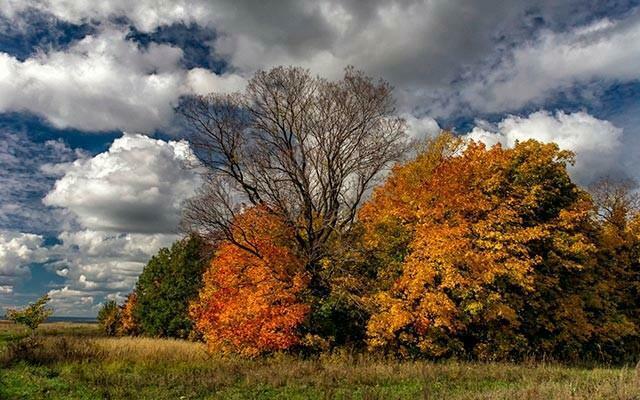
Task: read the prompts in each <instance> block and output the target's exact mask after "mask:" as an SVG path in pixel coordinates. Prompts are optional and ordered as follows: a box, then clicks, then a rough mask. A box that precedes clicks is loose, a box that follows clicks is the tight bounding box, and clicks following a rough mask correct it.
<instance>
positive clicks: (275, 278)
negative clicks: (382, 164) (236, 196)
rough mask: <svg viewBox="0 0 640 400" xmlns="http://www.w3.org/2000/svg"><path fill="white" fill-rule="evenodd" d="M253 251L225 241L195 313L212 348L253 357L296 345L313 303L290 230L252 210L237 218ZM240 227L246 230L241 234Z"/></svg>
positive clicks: (194, 305)
mask: <svg viewBox="0 0 640 400" xmlns="http://www.w3.org/2000/svg"><path fill="white" fill-rule="evenodd" d="M235 224H236V228H235V229H236V230H238V232H237V233H238V235H237V236H238V237H242V238H243V239H242V240H243V241H244V242H245V243H243V244H245V245H249V246H250V247H251V248H253V249H256V250H257V252H258V254H257V255H256V254H252V253H250V252H248V251H245V250H243V249H241V248H240V247H238V246H236V245H234V244H231V243H223V244H222V245H221V246H220V247H219V249H218V251H217V252H216V255H215V257H214V258H213V260H212V262H211V267H210V268H209V270H208V271H207V272H206V273H205V276H204V285H203V288H202V290H201V291H200V294H199V297H198V299H197V300H196V301H195V302H194V303H193V304H192V306H191V316H192V318H193V320H194V321H195V324H196V327H197V329H198V330H199V331H201V332H202V333H203V335H204V337H205V339H206V341H207V343H208V345H209V347H210V348H211V349H212V350H216V351H222V352H230V351H234V352H239V353H241V354H244V355H248V356H254V355H258V354H260V353H263V352H269V351H275V350H284V349H288V348H290V347H291V346H294V345H296V344H298V342H299V336H298V328H299V326H300V324H301V323H302V322H303V320H304V319H305V317H306V315H307V313H308V311H309V307H308V306H307V305H306V304H304V303H302V302H301V301H300V299H299V296H300V294H301V293H302V291H303V290H305V289H306V286H307V279H306V275H305V273H304V268H303V263H302V262H301V261H300V260H299V258H298V257H297V256H296V255H295V254H294V253H293V251H292V250H291V247H290V246H287V244H288V241H289V240H290V237H291V236H290V231H289V230H288V229H287V228H286V227H284V226H283V224H282V223H281V222H280V221H279V220H278V219H277V218H276V217H274V216H272V215H270V214H268V213H267V212H266V211H265V210H262V209H260V208H252V209H250V210H248V211H246V212H245V213H244V214H242V215H241V216H240V217H239V218H238V220H237V221H236V222H235ZM240 231H242V232H240Z"/></svg>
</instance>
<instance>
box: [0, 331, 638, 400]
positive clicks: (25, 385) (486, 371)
mask: <svg viewBox="0 0 640 400" xmlns="http://www.w3.org/2000/svg"><path fill="white" fill-rule="evenodd" d="M26 337H27V331H26V330H25V329H23V328H21V327H18V326H16V325H13V324H9V323H0V363H1V366H2V370H1V372H0V399H3V400H13V399H519V400H526V399H590V400H595V399H619V400H626V399H628V400H631V399H640V368H638V367H635V366H634V367H630V366H627V367H624V366H619V367H611V366H594V365H591V366H568V365H561V364H556V363H549V362H546V363H542V362H529V363H523V364H510V363H476V362H462V361H452V360H450V361H443V362H430V361H399V360H394V359H385V358H380V357H374V356H372V355H367V354H351V353H348V352H336V353H333V354H326V355H321V356H318V357H311V358H302V357H296V356H293V355H287V354H275V355H272V356H269V357H265V358H258V359H246V358H239V357H220V356H215V355H211V354H208V353H207V351H206V350H205V347H204V346H203V345H202V344H201V343H194V342H188V341H183V340H172V339H152V338H142V337H122V338H111V337H105V336H104V335H102V334H101V332H100V330H99V329H98V326H97V325H95V324H83V323H46V324H43V325H41V326H40V327H39V328H38V330H37V338H38V339H36V340H37V341H38V343H39V344H38V345H37V346H35V347H31V348H29V347H28V346H25V345H23V346H20V345H19V344H20V343H25V338H26Z"/></svg>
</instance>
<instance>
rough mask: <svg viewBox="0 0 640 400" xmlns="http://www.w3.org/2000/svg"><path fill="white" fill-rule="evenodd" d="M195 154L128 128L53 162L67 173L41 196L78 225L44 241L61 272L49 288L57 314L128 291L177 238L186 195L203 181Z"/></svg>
mask: <svg viewBox="0 0 640 400" xmlns="http://www.w3.org/2000/svg"><path fill="white" fill-rule="evenodd" d="M194 162H195V157H194V155H193V153H192V151H191V149H190V147H189V145H188V144H187V143H186V142H184V141H163V140H157V139H152V138H150V137H148V136H144V135H140V134H127V133H125V134H124V135H123V136H122V137H120V138H118V139H116V140H115V141H114V142H113V143H112V144H111V147H110V148H109V149H108V150H107V151H105V152H104V153H100V154H98V155H96V156H94V157H86V156H85V157H82V158H79V159H78V160H76V161H74V162H72V163H64V164H63V165H62V166H50V167H49V169H51V170H52V171H53V172H56V173H62V175H61V176H60V177H59V178H58V180H57V181H56V183H55V185H54V187H53V189H52V190H51V191H50V192H49V194H48V195H47V196H46V197H45V199H44V203H45V204H46V205H50V206H56V207H61V208H62V209H64V210H65V211H67V212H69V213H71V214H72V215H74V216H75V219H76V220H77V221H76V222H77V224H76V226H79V228H78V227H76V228H74V229H67V230H64V231H62V232H61V233H60V234H59V235H58V240H59V241H60V243H59V244H56V245H54V246H51V247H49V248H48V249H47V268H48V269H49V270H50V271H52V272H54V273H55V274H57V275H58V276H60V277H63V278H64V288H63V289H56V290H54V291H52V292H51V293H52V294H53V295H54V296H55V301H54V302H53V305H54V307H55V308H56V312H57V313H58V314H66V315H73V314H75V315H77V314H78V313H80V314H88V313H91V312H92V311H95V307H97V306H99V303H97V301H99V300H98V299H102V298H104V297H105V296H109V295H115V294H117V295H121V294H123V293H128V292H129V291H130V290H131V289H132V288H133V286H134V284H135V282H136V280H137V278H138V276H139V275H140V273H141V272H142V269H143V267H144V265H145V264H146V263H147V261H148V260H149V259H150V258H151V257H152V256H153V255H154V254H155V253H156V252H157V251H158V249H160V248H161V247H167V246H169V245H171V243H172V242H174V241H175V240H177V239H178V238H179V235H178V234H176V233H175V232H176V231H177V227H178V223H179V218H180V212H181V202H182V201H183V200H185V199H186V198H188V197H190V196H191V195H192V194H193V193H194V191H195V189H196V188H197V186H198V185H199V176H198V175H197V173H196V172H195V171H194V170H193V169H191V168H187V164H191V165H192V164H193V163H194ZM89 300H91V301H89ZM94 300H95V301H94Z"/></svg>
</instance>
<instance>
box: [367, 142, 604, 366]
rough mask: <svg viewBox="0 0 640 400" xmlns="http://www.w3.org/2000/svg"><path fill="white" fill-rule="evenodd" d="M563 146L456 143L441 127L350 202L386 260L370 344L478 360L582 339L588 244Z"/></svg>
mask: <svg viewBox="0 0 640 400" xmlns="http://www.w3.org/2000/svg"><path fill="white" fill-rule="evenodd" d="M571 157H572V156H571V154H570V153H568V152H564V151H560V150H558V147H557V146H556V145H554V144H541V143H538V142H535V141H527V142H524V143H518V144H517V145H516V146H515V148H513V149H503V148H502V147H500V146H494V147H492V148H491V149H486V148H485V146H484V145H482V144H477V143H473V142H471V143H468V144H467V145H466V148H465V149H464V150H462V149H461V147H460V142H459V141H458V140H457V139H455V138H453V137H451V136H446V135H445V136H442V137H440V138H438V139H436V140H434V141H433V142H432V143H431V144H430V146H429V147H428V148H427V150H426V151H425V152H424V153H422V154H420V155H419V156H418V157H417V158H416V160H415V161H412V162H409V163H408V164H405V165H403V166H399V167H397V168H395V169H394V171H393V174H392V176H391V177H390V178H389V180H388V181H387V182H386V183H385V184H384V185H383V186H382V187H380V188H378V189H377V190H376V191H375V193H374V196H373V198H372V200H371V201H370V202H368V203H367V204H366V205H365V206H364V207H363V209H362V211H361V213H360V216H361V219H362V222H363V224H364V226H365V229H366V231H367V233H366V244H367V245H368V246H370V247H372V248H373V250H374V254H376V253H378V254H377V255H376V258H379V257H382V259H383V260H393V264H394V265H393V268H389V267H388V266H386V265H384V264H385V263H381V264H382V265H383V267H381V270H380V278H381V280H386V282H384V283H381V284H380V286H381V289H380V291H379V292H378V293H377V294H376V295H375V296H374V300H375V304H376V311H375V312H374V314H373V316H372V318H371V319H370V321H369V324H368V334H369V344H370V346H371V347H373V348H382V349H389V350H394V351H400V352H402V353H404V354H410V353H420V354H425V355H429V356H446V355H453V354H458V355H466V356H474V357H479V358H485V359H486V358H496V357H511V356H522V355H523V354H524V353H526V352H527V351H540V352H547V353H553V354H559V352H560V351H562V349H563V348H566V349H573V347H572V346H574V345H575V344H576V343H578V344H584V343H586V342H588V341H589V339H590V338H591V332H592V331H593V326H592V325H591V324H590V323H589V317H590V315H589V314H588V310H587V307H586V306H585V304H584V298H583V296H582V295H583V294H584V293H585V291H584V290H583V289H584V287H585V283H586V281H585V280H584V279H583V274H584V273H585V271H586V270H589V268H591V267H592V266H591V264H589V261H590V260H591V259H592V257H593V252H594V250H595V246H594V245H593V243H592V241H591V240H590V237H589V235H588V232H589V226H590V221H589V213H590V210H591V203H590V201H589V197H588V195H587V194H586V193H584V192H583V191H581V190H580V189H578V188H577V187H576V186H575V185H574V184H573V183H572V182H571V180H570V178H569V176H568V174H567V172H566V165H567V163H569V162H571V160H572V158H571ZM389 232H397V233H399V234H398V235H397V236H395V237H394V236H390V235H389ZM387 238H391V239H387ZM398 238H400V239H398ZM388 240H391V241H392V243H387V241H388ZM398 240H399V241H400V243H396V242H397V241H398Z"/></svg>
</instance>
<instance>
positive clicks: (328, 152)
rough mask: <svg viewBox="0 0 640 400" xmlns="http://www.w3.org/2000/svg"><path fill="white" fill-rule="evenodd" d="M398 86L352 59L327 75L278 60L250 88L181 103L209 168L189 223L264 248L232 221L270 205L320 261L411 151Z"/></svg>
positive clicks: (305, 249) (187, 213) (312, 258)
mask: <svg viewBox="0 0 640 400" xmlns="http://www.w3.org/2000/svg"><path fill="white" fill-rule="evenodd" d="M391 91H392V89H391V87H390V86H389V84H388V83H386V82H384V81H382V80H380V81H374V80H373V79H371V78H370V77H367V76H365V75H364V74H363V73H361V72H359V71H355V70H354V69H352V68H347V69H346V71H345V75H344V78H343V79H341V80H339V81H328V80H325V79H322V78H318V77H313V76H311V75H310V73H309V72H308V71H307V70H304V69H301V68H294V67H289V68H285V67H278V68H274V69H272V70H270V71H260V72H257V73H256V74H255V76H254V77H253V78H252V79H251V80H250V82H249V83H248V85H247V88H246V90H245V92H244V93H241V94H234V95H217V94H210V95H208V96H200V97H192V98H189V99H188V100H187V101H185V102H184V103H183V105H182V107H181V111H182V114H183V115H184V117H185V118H186V121H187V122H188V126H189V128H190V134H189V140H190V142H191V144H192V146H193V147H194V149H195V151H196V154H197V155H198V157H199V159H200V161H201V162H202V164H203V165H204V166H206V167H207V168H208V170H209V171H210V176H209V177H208V183H207V184H206V185H205V186H204V187H203V188H202V190H201V192H200V193H199V195H198V196H196V197H195V198H194V199H192V200H190V201H189V202H188V203H187V205H186V209H185V213H184V222H185V223H186V224H187V225H189V226H190V227H191V228H193V229H197V230H199V231H205V232H208V233H211V234H222V235H224V237H225V238H226V239H228V240H231V241H232V242H234V243H236V244H238V245H242V246H243V247H245V249H246V250H248V251H252V252H254V253H256V254H257V251H256V249H252V248H250V247H251V246H246V245H244V244H243V243H246V242H244V241H242V240H239V238H237V237H234V231H236V230H235V229H232V228H233V220H234V217H235V215H236V214H237V213H238V212H239V211H241V210H242V209H243V208H244V207H246V206H251V205H260V206H263V207H265V208H266V209H267V210H269V212H272V213H274V214H276V215H278V216H279V217H281V218H282V219H283V220H284V221H285V222H286V223H287V224H289V225H290V226H291V227H292V228H294V232H295V237H296V241H297V243H298V245H299V247H300V251H301V252H302V254H303V255H305V256H306V257H307V259H308V262H309V264H310V265H312V264H313V263H314V262H316V261H317V260H318V259H319V258H321V257H322V256H323V254H324V253H325V251H326V248H325V247H326V244H327V242H328V240H329V238H330V236H331V235H332V233H334V232H336V231H343V230H346V229H348V228H349V226H350V225H351V224H352V222H353V221H354V219H355V216H356V212H357V209H358V207H359V205H360V204H361V202H362V201H363V198H364V197H365V196H366V194H367V193H368V191H369V190H370V188H371V187H372V186H373V185H374V184H375V182H376V179H378V178H379V177H380V175H381V173H382V172H383V171H384V170H385V169H386V168H388V167H389V166H390V165H391V164H392V163H393V162H394V161H395V160H397V159H399V157H400V156H401V155H402V153H403V152H404V149H405V145H404V143H405V141H404V136H405V121H404V120H403V119H402V118H399V117H397V116H396V115H395V106H394V100H393V98H392V95H391ZM258 255H259V254H258Z"/></svg>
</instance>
